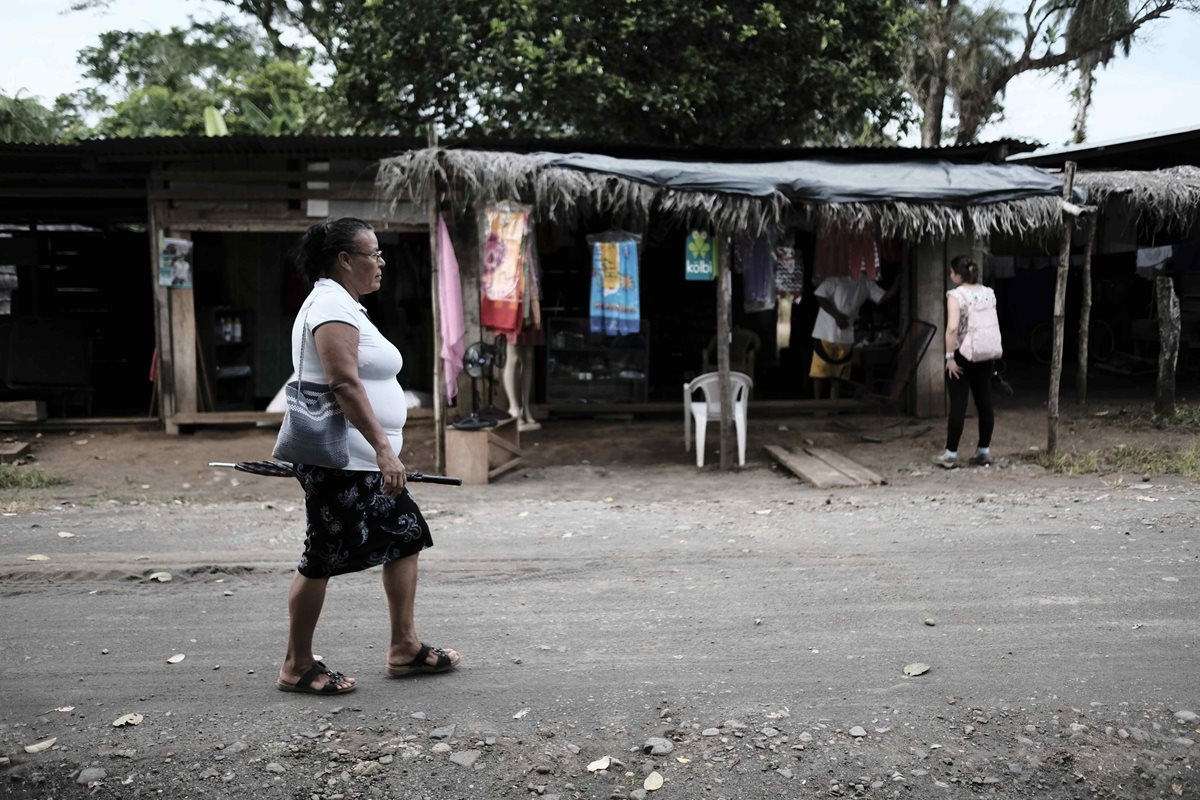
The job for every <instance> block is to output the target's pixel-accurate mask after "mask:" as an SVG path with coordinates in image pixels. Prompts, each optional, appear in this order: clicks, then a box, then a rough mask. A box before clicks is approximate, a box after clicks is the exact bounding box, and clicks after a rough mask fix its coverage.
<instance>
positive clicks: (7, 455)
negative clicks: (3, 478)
mask: <svg viewBox="0 0 1200 800" xmlns="http://www.w3.org/2000/svg"><path fill="white" fill-rule="evenodd" d="M27 455H29V445H28V444H27V443H26V442H0V464H11V463H13V462H14V461H16V460H17V459H19V458H22V457H23V456H27Z"/></svg>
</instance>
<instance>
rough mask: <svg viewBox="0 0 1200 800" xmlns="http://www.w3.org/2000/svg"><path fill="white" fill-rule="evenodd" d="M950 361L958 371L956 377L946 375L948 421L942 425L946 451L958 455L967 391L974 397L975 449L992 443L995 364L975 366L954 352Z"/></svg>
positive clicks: (983, 362) (983, 363)
mask: <svg viewBox="0 0 1200 800" xmlns="http://www.w3.org/2000/svg"><path fill="white" fill-rule="evenodd" d="M954 362H955V363H956V364H958V366H960V367H961V368H962V371H963V372H962V375H959V376H958V377H957V378H951V377H950V376H949V375H947V376H946V384H947V386H948V387H949V389H950V421H949V423H948V424H947V426H946V449H947V450H949V451H951V452H958V440H959V439H961V438H962V432H963V422H964V421H965V420H966V418H967V392H968V391H970V393H971V394H973V395H974V396H975V411H976V412H978V414H979V446H980V447H988V446H989V445H991V443H992V428H994V427H995V426H996V415H995V414H994V413H993V411H992V373H994V372H995V371H996V365H995V363H994V362H991V361H980V362H978V363H976V362H973V361H967V360H966V359H965V358H963V357H962V354H961V353H959V352H958V351H957V350H955V351H954Z"/></svg>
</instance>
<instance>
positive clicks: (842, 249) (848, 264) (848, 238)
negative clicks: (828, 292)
mask: <svg viewBox="0 0 1200 800" xmlns="http://www.w3.org/2000/svg"><path fill="white" fill-rule="evenodd" d="M864 274H865V275H866V277H867V278H868V279H869V280H873V281H875V280H879V250H878V248H876V246H875V237H874V236H872V235H871V234H869V233H849V232H847V231H827V232H825V233H823V234H822V235H821V236H819V237H818V238H817V250H816V253H815V254H814V257H813V280H814V281H815V282H817V283H820V282H821V281H823V280H825V279H826V278H854V279H855V280H861V279H862V277H863V275H864Z"/></svg>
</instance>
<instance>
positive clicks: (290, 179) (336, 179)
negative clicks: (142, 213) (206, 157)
mask: <svg viewBox="0 0 1200 800" xmlns="http://www.w3.org/2000/svg"><path fill="white" fill-rule="evenodd" d="M98 174H99V175H101V176H105V173H98ZM138 177H141V176H138ZM150 180H152V181H195V182H209V183H307V182H309V181H327V182H330V183H356V182H358V181H363V182H365V183H369V184H372V185H373V184H374V182H375V169H374V165H372V167H371V168H369V169H368V170H366V171H362V172H322V171H321V170H312V169H297V170H234V169H215V170H170V169H163V170H153V171H152V172H151V173H150Z"/></svg>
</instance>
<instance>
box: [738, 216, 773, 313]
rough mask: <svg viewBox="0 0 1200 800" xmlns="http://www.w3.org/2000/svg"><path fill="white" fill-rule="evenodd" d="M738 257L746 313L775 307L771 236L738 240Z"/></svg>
mask: <svg viewBox="0 0 1200 800" xmlns="http://www.w3.org/2000/svg"><path fill="white" fill-rule="evenodd" d="M738 244H739V248H738V251H739V252H738V254H739V256H740V258H739V259H738V260H739V261H740V262H741V264H742V295H743V298H744V301H743V302H744V306H745V310H746V311H747V313H753V312H755V311H767V310H769V309H772V308H774V307H775V258H774V248H773V247H772V241H771V237H770V236H769V235H767V234H765V233H764V234H763V235H761V236H759V237H757V238H755V239H749V238H747V239H742V240H741V241H739V243H738Z"/></svg>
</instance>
